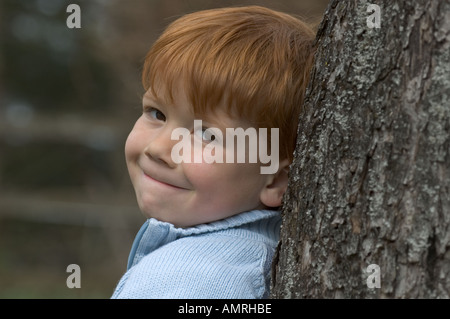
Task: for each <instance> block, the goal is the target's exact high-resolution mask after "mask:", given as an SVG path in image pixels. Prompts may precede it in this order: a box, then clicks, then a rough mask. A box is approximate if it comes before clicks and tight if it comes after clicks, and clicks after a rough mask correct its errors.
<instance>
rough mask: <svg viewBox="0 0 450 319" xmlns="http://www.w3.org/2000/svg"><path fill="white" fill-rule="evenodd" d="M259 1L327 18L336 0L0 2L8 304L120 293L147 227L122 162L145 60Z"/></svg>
mask: <svg viewBox="0 0 450 319" xmlns="http://www.w3.org/2000/svg"><path fill="white" fill-rule="evenodd" d="M72 3H74V4H78V5H79V6H80V8H81V29H69V28H68V27H67V25H66V19H67V17H68V16H69V15H70V13H67V12H66V9H67V6H68V5H69V4H72ZM249 4H256V5H262V6H267V7H270V8H272V9H276V10H280V11H285V12H289V13H292V14H296V15H300V16H302V17H304V18H305V19H306V20H307V21H308V22H310V23H319V22H320V20H321V18H322V16H323V13H324V11H325V9H326V6H327V4H328V0H291V1H288V0H285V1H243V0H242V1H218V0H215V1H213V0H188V1H181V0H165V1H163V0H127V1H125V0H89V1H88V0H86V1H75V0H0V298H109V297H110V296H111V294H112V292H113V290H114V288H115V285H116V284H117V282H118V280H119V279H120V277H121V276H122V274H123V273H124V272H125V270H126V263H127V258H128V253H129V250H130V248H131V244H132V241H133V239H134V236H135V234H136V233H137V231H138V229H139V227H140V226H141V224H142V223H143V222H144V218H143V217H142V215H141V214H140V212H139V209H138V207H137V204H136V200H135V195H134V191H133V188H132V186H131V183H130V181H129V178H128V173H127V169H126V164H125V160H124V155H123V148H124V144H125V140H126V137H127V135H128V132H129V131H130V130H131V128H132V127H133V125H134V122H135V121H136V119H137V118H138V117H139V116H140V112H141V96H142V94H143V93H144V92H143V89H142V86H141V83H140V72H141V66H142V62H143V58H144V56H145V54H146V52H147V50H148V49H149V47H150V46H151V44H152V42H153V41H155V40H156V38H157V36H158V35H159V34H160V33H161V32H162V31H163V30H164V27H165V26H167V24H169V23H170V22H171V21H173V20H174V19H176V18H177V17H179V16H181V15H183V14H185V13H189V12H193V11H197V10H203V9H210V8H216V7H224V6H231V5H249ZM69 264H78V265H79V266H80V268H81V288H79V289H77V288H74V289H69V288H67V286H66V279H67V277H68V276H69V275H70V273H66V268H67V266H68V265H69Z"/></svg>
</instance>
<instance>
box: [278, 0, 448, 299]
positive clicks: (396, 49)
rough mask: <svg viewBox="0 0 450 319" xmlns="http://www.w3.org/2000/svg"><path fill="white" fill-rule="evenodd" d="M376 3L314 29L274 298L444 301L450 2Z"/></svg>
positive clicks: (335, 11) (341, 10) (351, 8)
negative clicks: (376, 279) (375, 282)
mask: <svg viewBox="0 0 450 319" xmlns="http://www.w3.org/2000/svg"><path fill="white" fill-rule="evenodd" d="M376 4H377V5H379V8H380V24H381V25H380V28H376V27H374V22H377V21H376V19H374V18H375V15H376V11H374V9H373V8H374V7H373V6H371V3H369V2H367V1H331V3H330V4H329V7H328V9H327V11H326V13H325V16H324V18H323V21H322V23H321V25H320V26H319V30H318V33H317V53H316V61H315V66H314V69H313V71H312V74H311V81H310V85H309V89H308V93H307V97H306V100H305V105H304V113H303V115H302V116H301V119H300V124H299V131H298V140H297V146H296V151H295V158H294V163H293V164H292V166H291V168H292V169H291V175H290V181H289V187H288V191H287V192H286V195H285V200H284V207H283V226H282V233H281V241H280V246H279V248H278V251H277V255H276V258H275V260H274V265H273V276H272V281H273V282H272V285H273V287H272V297H274V298H339V297H344V298H371V297H374V298H382V297H387V298H435V297H444V298H449V297H450V191H449V189H450V155H449V149H450V101H449V99H450V1H448V0H445V1H444V0H428V1H425V0H422V1H412V2H411V1H377V2H376ZM368 8H369V12H368ZM368 20H369V21H368ZM371 27H374V28H371ZM371 264H377V265H379V267H380V268H379V274H380V279H381V281H380V288H369V287H368V285H367V279H369V281H370V280H372V279H371V278H368V277H369V275H374V274H375V273H372V274H370V273H367V267H368V266H369V265H371Z"/></svg>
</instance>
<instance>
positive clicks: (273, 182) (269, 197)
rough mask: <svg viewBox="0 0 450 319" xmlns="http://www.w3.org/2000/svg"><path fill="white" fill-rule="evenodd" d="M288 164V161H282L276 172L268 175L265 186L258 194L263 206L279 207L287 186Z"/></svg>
mask: <svg viewBox="0 0 450 319" xmlns="http://www.w3.org/2000/svg"><path fill="white" fill-rule="evenodd" d="M289 164H290V163H289V160H288V159H284V160H282V161H281V162H280V165H279V167H278V171H277V172H276V173H275V174H271V175H268V178H267V184H266V186H265V187H264V188H263V189H262V191H261V193H260V200H261V203H263V204H264V205H265V206H268V207H278V206H281V201H282V199H283V195H284V192H286V189H287V185H288V172H289Z"/></svg>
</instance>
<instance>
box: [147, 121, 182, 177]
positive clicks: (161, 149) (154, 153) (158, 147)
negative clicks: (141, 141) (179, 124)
mask: <svg viewBox="0 0 450 319" xmlns="http://www.w3.org/2000/svg"><path fill="white" fill-rule="evenodd" d="M170 137H171V130H170V129H168V128H164V129H162V130H161V131H159V132H158V133H157V134H156V135H155V136H153V138H152V139H151V140H150V141H149V143H148V144H147V146H146V147H145V149H144V153H145V155H146V156H147V157H148V158H150V159H151V160H153V161H155V162H157V163H159V164H163V165H165V166H167V167H169V168H175V166H176V163H175V162H174V161H173V160H172V156H171V152H172V147H173V145H174V141H173V140H172V139H171V138H170Z"/></svg>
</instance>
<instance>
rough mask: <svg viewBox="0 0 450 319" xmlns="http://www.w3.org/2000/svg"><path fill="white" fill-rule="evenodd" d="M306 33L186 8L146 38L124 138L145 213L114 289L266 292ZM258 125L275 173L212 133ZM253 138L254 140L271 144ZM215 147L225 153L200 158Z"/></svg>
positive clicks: (305, 63)
mask: <svg viewBox="0 0 450 319" xmlns="http://www.w3.org/2000/svg"><path fill="white" fill-rule="evenodd" d="M313 41H314V32H313V31H312V30H311V29H310V28H309V27H308V26H307V25H306V24H304V23H303V22H301V21H299V20H298V19H296V18H294V17H292V16H290V15H287V14H284V13H280V12H276V11H273V10H270V9H266V8H262V7H257V6H250V7H238V8H223V9H214V10H205V11H200V12H197V13H192V14H188V15H185V16H183V17H181V18H179V19H178V20H176V21H175V22H173V23H172V24H171V25H169V27H168V28H167V29H166V30H165V31H164V33H163V34H162V35H161V37H160V38H159V39H158V40H157V41H156V42H155V43H154V45H153V46H152V48H151V49H150V51H149V53H148V54H147V56H146V59H145V63H144V70H143V77H142V78H143V84H144V88H145V90H146V93H145V95H144V98H143V115H142V116H141V117H140V118H139V119H138V120H137V122H136V124H135V126H134V128H133V129H132V131H131V133H130V135H129V137H128V139H127V142H126V145H125V155H126V161H127V167H128V171H129V174H130V177H131V181H132V184H133V186H134V189H135V192H136V197H137V201H138V204H139V207H140V209H141V211H142V213H143V214H144V216H145V217H147V218H148V219H147V221H146V222H145V224H144V225H143V226H142V228H141V229H140V231H139V233H138V235H137V236H136V239H135V241H134V243H133V246H132V249H131V253H130V257H129V260H128V270H127V272H126V273H125V275H124V276H123V277H122V279H121V280H120V282H119V283H118V285H117V287H116V290H115V292H114V294H113V296H112V297H113V298H183V299H184V298H266V297H268V294H269V285H270V267H271V262H272V257H273V254H274V250H275V247H276V245H277V242H278V238H279V227H280V222H281V221H280V214H279V212H278V211H277V208H278V207H279V206H281V203H282V197H283V194H284V192H285V190H286V188H287V181H288V176H287V170H288V167H289V163H290V162H291V160H292V154H293V150H294V147H295V139H296V131H297V119H298V117H299V113H300V107H301V105H302V100H303V95H304V92H305V88H306V85H307V80H308V74H309V71H310V68H311V65H312V60H313ZM199 119H200V120H201V123H202V126H201V127H198V125H197V126H196V125H195V123H198V120H199ZM196 121H197V122H196ZM255 127H256V128H276V129H277V131H276V132H277V133H279V139H280V141H279V143H278V141H275V142H276V143H277V145H276V146H277V147H278V145H279V147H280V149H279V157H277V159H278V158H279V159H280V161H279V163H277V164H278V166H277V170H276V172H274V173H271V174H261V170H260V168H261V164H262V161H261V160H258V161H256V162H255V161H253V162H252V161H249V160H248V159H249V158H250V157H251V150H250V146H251V145H245V147H244V148H245V149H244V152H245V153H246V159H247V160H246V161H245V162H244V163H242V161H230V159H234V157H233V156H234V155H233V156H230V157H226V155H227V154H230V152H233V151H234V149H230V147H229V144H228V143H227V144H225V143H224V141H220V139H221V138H224V136H225V135H226V134H219V133H224V132H225V131H226V129H228V128H242V129H245V130H247V129H250V128H255ZM180 128H183V129H185V130H186V129H187V130H188V131H187V132H190V136H189V141H191V142H192V144H193V145H194V147H193V148H192V149H191V148H187V147H186V148H184V149H183V150H182V152H179V154H178V155H180V154H182V155H181V159H182V160H180V157H177V156H175V155H174V154H175V153H176V152H174V148H175V146H176V145H177V143H179V142H178V141H177V137H176V136H175V137H174V134H173V133H174V131H176V130H179V129H180ZM246 132H249V131H246ZM270 134H273V133H272V131H271V133H270ZM270 134H269V135H270ZM227 137H229V136H228V135H227ZM258 137H259V138H260V139H261V140H260V141H259V144H258V145H259V146H260V147H261V145H263V144H262V143H267V142H268V141H269V139H265V138H264V137H263V136H261V134H259V135H258ZM270 141H271V143H272V144H273V141H272V139H271V140H270ZM188 144H189V143H188ZM269 144H270V143H269ZM195 145H197V147H196V146H195ZM198 145H200V149H199V147H198ZM185 146H186V145H185ZM189 146H190V145H189ZM237 146H238V147H241V148H242V144H240V145H237ZM272 146H273V145H272ZM233 147H234V146H233ZM266 147H267V146H266ZM207 150H208V152H209V155H206V157H205V154H206V153H208V152H206V151H207ZM271 150H273V148H271ZM277 151H278V149H277ZM196 152H201V153H202V152H203V157H200V159H201V160H200V161H198V160H197V161H192V158H194V157H195V156H196ZM218 154H223V157H224V158H226V159H228V161H225V162H220V161H211V160H209V161H208V160H207V158H208V156H210V157H211V156H216V155H218ZM231 154H233V153H231ZM277 155H278V154H277ZM215 159H217V157H215Z"/></svg>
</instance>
